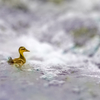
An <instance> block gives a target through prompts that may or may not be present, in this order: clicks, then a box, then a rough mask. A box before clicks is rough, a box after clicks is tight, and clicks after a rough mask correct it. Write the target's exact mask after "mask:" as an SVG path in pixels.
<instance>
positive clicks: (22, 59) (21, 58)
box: [8, 46, 30, 69]
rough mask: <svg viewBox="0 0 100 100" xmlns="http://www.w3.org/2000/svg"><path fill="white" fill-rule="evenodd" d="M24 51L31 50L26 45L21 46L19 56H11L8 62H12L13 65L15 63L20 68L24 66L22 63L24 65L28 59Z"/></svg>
mask: <svg viewBox="0 0 100 100" xmlns="http://www.w3.org/2000/svg"><path fill="white" fill-rule="evenodd" d="M24 52H30V51H29V50H27V49H26V48H25V47H23V46H21V47H20V48H19V54H20V56H19V58H15V59H12V58H11V57H10V58H9V59H8V63H9V64H11V65H15V66H16V67H17V68H20V69H21V67H22V65H24V64H25V63H26V59H25V57H24V55H23V53H24Z"/></svg>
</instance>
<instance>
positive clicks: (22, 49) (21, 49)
mask: <svg viewBox="0 0 100 100" xmlns="http://www.w3.org/2000/svg"><path fill="white" fill-rule="evenodd" d="M23 52H30V51H29V50H27V49H26V48H25V47H23V46H21V47H20V48H19V53H23Z"/></svg>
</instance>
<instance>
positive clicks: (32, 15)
mask: <svg viewBox="0 0 100 100" xmlns="http://www.w3.org/2000/svg"><path fill="white" fill-rule="evenodd" d="M99 4H100V3H99V0H0V8H1V9H0V27H1V30H0V31H1V32H0V40H1V42H2V41H6V42H7V43H8V42H11V40H12V41H13V39H14V40H15V39H17V37H20V36H26V37H27V36H30V37H31V39H32V37H34V38H35V39H36V40H37V41H39V42H46V43H49V44H51V45H52V46H54V47H55V48H58V49H63V52H64V53H66V52H67V51H69V50H71V51H72V52H78V53H79V52H81V53H86V55H93V54H94V52H95V51H96V50H97V49H98V47H99V43H98V42H99V26H100V23H99V22H100V14H99V11H100V7H99ZM6 37H7V38H6ZM7 40H8V41H7ZM9 40H10V41H9ZM20 40H22V39H20ZM29 40H30V39H29V38H27V44H28V42H29ZM91 40H92V43H91ZM93 40H94V41H93ZM16 41H17V40H16ZM23 41H24V40H23ZM25 42H26V40H25ZM1 44H2V43H1ZM3 45H4V44H3ZM5 45H6V44H5ZM11 45H12V44H9V46H7V49H8V47H9V49H11V47H12V46H11ZM19 45H26V43H25V44H23V43H22V44H21V42H20V43H19ZM19 45H18V46H17V44H16V46H15V47H14V48H15V49H17V48H18V47H19ZM29 45H30V46H31V47H32V44H30V43H29ZM29 45H28V47H29ZM10 46H11V47H10ZM83 46H84V48H83ZM80 47H81V48H80ZM33 48H34V46H33ZM76 48H77V49H76ZM91 48H92V50H91ZM77 50H78V51H77ZM10 51H11V50H10ZM13 51H14V50H13Z"/></svg>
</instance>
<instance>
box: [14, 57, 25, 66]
mask: <svg viewBox="0 0 100 100" xmlns="http://www.w3.org/2000/svg"><path fill="white" fill-rule="evenodd" d="M13 61H14V63H15V64H19V65H23V64H24V63H25V61H24V60H23V59H20V58H15V59H14V60H13Z"/></svg>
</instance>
